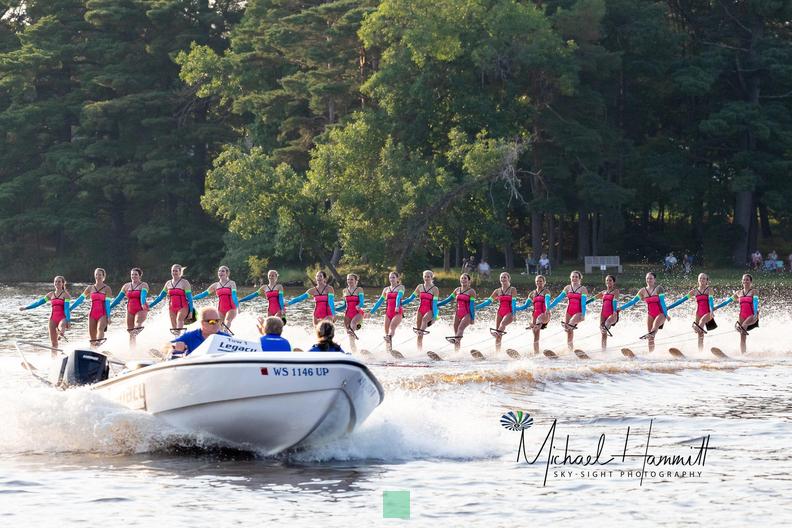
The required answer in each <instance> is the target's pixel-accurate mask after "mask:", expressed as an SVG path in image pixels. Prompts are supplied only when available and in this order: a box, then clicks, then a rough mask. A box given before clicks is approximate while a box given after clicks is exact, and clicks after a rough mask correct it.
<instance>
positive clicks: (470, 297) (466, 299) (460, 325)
mask: <svg viewBox="0 0 792 528" xmlns="http://www.w3.org/2000/svg"><path fill="white" fill-rule="evenodd" d="M471 282H472V281H471V279H470V275H468V274H467V273H463V274H462V275H460V276H459V286H458V287H457V288H455V289H454V291H453V292H452V293H451V295H449V296H448V297H446V298H445V299H443V300H442V301H440V302H438V303H437V306H444V305H446V304H448V303H449V302H451V301H452V300H456V311H455V312H454V323H453V324H454V335H453V336H449V337H446V340H447V341H448V342H449V343H453V344H454V351H455V352H459V348H460V346H461V345H462V338H463V337H464V335H465V328H467V327H468V326H470V325H471V324H473V321H475V319H476V290H474V289H473V287H472V286H471V285H470V283H471Z"/></svg>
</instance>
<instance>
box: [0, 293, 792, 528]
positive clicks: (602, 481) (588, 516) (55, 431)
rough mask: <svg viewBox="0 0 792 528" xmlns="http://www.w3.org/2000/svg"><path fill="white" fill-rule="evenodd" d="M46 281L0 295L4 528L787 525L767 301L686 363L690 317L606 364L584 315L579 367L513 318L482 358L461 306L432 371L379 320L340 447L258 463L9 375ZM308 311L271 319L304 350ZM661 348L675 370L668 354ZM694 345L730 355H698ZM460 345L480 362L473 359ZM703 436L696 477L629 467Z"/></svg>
mask: <svg viewBox="0 0 792 528" xmlns="http://www.w3.org/2000/svg"><path fill="white" fill-rule="evenodd" d="M48 289H49V288H48V285H46V284H26V285H15V286H0V313H1V314H2V317H3V320H4V322H5V324H4V325H3V327H2V328H0V410H1V411H2V414H1V416H2V420H3V425H2V429H1V430H2V434H1V435H0V519H2V524H3V525H4V526H22V525H33V524H35V525H37V526H59V527H63V526H97V525H100V524H105V523H107V524H108V525H110V526H121V525H123V526H153V525H159V526H179V527H180V526H185V527H187V526H189V527H194V526H205V525H208V524H210V523H211V524H213V525H215V526H233V525H264V524H267V523H275V524H276V525H286V524H288V525H290V526H349V525H350V523H355V524H356V525H359V526H369V525H375V526H379V525H382V526H396V525H404V526H430V525H431V526H440V525H442V526H486V527H487V528H492V527H496V526H523V525H526V526H527V525H531V524H537V523H541V524H551V523H552V524H553V525H563V526H598V525H604V524H609V525H629V526H655V525H657V524H660V523H662V524H664V525H717V526H720V527H723V526H745V525H746V524H748V523H750V524H752V525H769V526H783V525H789V524H790V523H792V499H790V493H789V492H790V489H792V486H791V484H792V482H790V474H792V457H790V453H789V450H788V447H789V439H790V438H792V412H791V411H792V399H790V388H791V387H790V385H791V384H790V375H791V374H792V368H790V367H792V363H791V362H790V350H792V346H790V338H789V334H788V333H787V332H788V328H789V323H790V320H789V316H788V310H787V309H786V308H782V306H783V305H782V302H781V301H783V303H784V305H785V304H788V301H787V300H786V299H784V298H782V297H781V296H780V295H778V294H775V298H776V299H777V300H773V296H772V295H769V296H767V297H765V298H763V300H762V301H763V306H762V314H763V317H762V320H761V327H760V328H759V329H757V330H755V331H753V332H752V333H751V336H750V337H749V354H747V355H746V356H740V354H739V350H738V346H737V345H738V337H737V333H736V332H735V331H734V330H733V329H732V328H731V325H732V324H733V320H734V318H735V313H736V310H735V308H734V307H730V308H728V309H727V310H726V311H725V312H724V313H722V314H719V316H718V321H719V322H720V328H718V329H717V330H715V331H713V332H712V333H711V335H710V336H708V338H707V347H706V348H705V352H703V353H699V352H698V351H697V350H696V349H695V337H694V335H693V333H692V331H691V330H690V321H691V318H690V310H691V309H692V306H687V307H682V308H680V309H678V310H676V311H675V312H674V318H673V319H672V320H671V321H670V322H669V323H667V324H666V327H665V329H664V330H663V331H662V332H661V333H660V335H659V336H658V346H657V350H656V351H655V352H654V353H653V354H648V353H647V352H646V349H645V344H644V343H643V342H642V341H639V340H638V336H640V335H641V334H643V333H644V332H645V330H644V322H643V312H642V311H641V310H640V309H639V308H636V309H635V310H633V311H632V313H627V314H625V316H624V317H623V320H622V321H621V322H620V323H619V325H618V326H617V327H615V329H614V334H615V336H614V338H612V340H611V345H612V348H609V349H608V350H606V351H605V352H602V351H600V350H599V333H598V329H597V323H596V321H595V319H596V318H595V317H590V319H591V320H589V321H586V322H584V323H582V325H581V327H580V329H579V331H578V335H577V338H576V346H577V347H579V348H582V349H584V350H586V351H587V352H588V353H589V355H590V356H591V358H592V359H591V360H588V361H586V360H579V359H576V358H574V356H572V357H570V356H569V355H567V354H566V352H563V355H562V357H561V358H560V359H558V360H550V359H547V358H545V357H541V356H540V357H533V356H530V355H529V350H530V343H529V341H530V339H529V337H528V336H527V334H526V332H525V330H524V329H523V327H524V321H523V320H524V319H525V317H526V315H525V313H523V314H522V315H521V316H520V322H519V324H514V325H512V326H511V327H510V329H509V333H508V334H507V335H506V336H505V337H504V348H506V347H511V348H515V349H517V350H518V351H520V352H521V353H522V354H523V359H519V360H512V359H509V358H507V357H506V356H505V354H504V355H503V356H502V357H493V354H494V352H493V350H492V346H493V344H492V341H493V340H492V338H491V337H490V336H489V333H488V328H489V327H490V326H492V323H491V318H492V317H494V310H492V309H489V310H488V311H486V312H482V313H480V314H479V319H480V320H479V321H477V323H476V325H475V326H473V327H472V328H471V329H470V330H469V331H468V333H467V334H466V338H465V342H464V344H463V350H462V352H460V353H459V354H458V355H455V354H454V353H453V350H452V348H451V345H449V344H448V343H446V342H445V340H444V339H443V337H444V336H446V335H451V334H452V332H451V330H450V319H451V317H450V310H448V311H445V309H443V310H441V318H442V321H440V322H438V323H437V324H435V325H434V326H432V328H431V330H432V333H431V335H430V336H428V337H427V339H426V342H425V343H426V345H425V348H426V349H431V350H434V351H437V352H438V353H440V355H441V356H443V357H444V358H446V359H447V361H442V362H438V363H433V362H430V361H428V360H426V359H425V358H424V357H422V356H420V355H418V354H417V352H416V349H415V346H414V335H413V334H412V331H411V330H410V327H411V326H412V320H410V321H409V322H405V323H404V324H403V325H402V327H401V328H400V329H399V332H398V333H397V335H396V337H395V339H394V345H395V348H397V349H398V350H400V351H401V352H402V353H404V355H405V356H406V359H405V360H403V361H400V362H399V361H394V360H393V359H392V358H390V356H388V355H387V354H386V353H385V351H384V348H383V345H382V343H381V340H382V333H383V332H382V326H381V324H382V320H381V313H380V315H379V317H374V318H372V319H371V320H369V321H367V322H366V323H365V326H364V328H363V329H362V330H361V331H360V332H359V336H360V338H361V341H360V347H361V348H368V349H370V350H371V351H372V352H373V356H372V357H371V358H370V359H367V360H366V361H367V362H369V364H370V368H371V369H372V371H373V372H374V374H375V375H376V376H377V377H378V378H379V379H380V381H381V382H382V384H383V386H384V388H385V401H384V402H383V404H382V405H381V406H380V407H379V408H378V409H377V410H375V412H374V413H373V414H372V416H371V417H370V418H369V419H368V421H366V422H365V424H364V425H363V426H362V427H361V428H360V429H359V430H357V431H356V432H355V433H353V434H352V435H350V436H348V437H345V438H341V439H338V440H335V441H333V442H331V443H329V444H327V445H324V446H322V447H318V448H314V449H312V450H310V451H302V452H295V453H288V454H284V455H281V456H278V457H275V458H265V457H261V456H258V455H256V454H255V453H242V452H238V451H231V450H227V449H223V448H221V447H218V446H215V445H212V444H211V443H210V442H208V441H207V439H205V438H203V437H201V436H200V435H199V434H197V433H194V432H189V431H178V430H173V429H172V428H170V427H168V426H166V425H165V424H162V423H160V422H159V421H158V420H156V419H154V418H152V417H151V416H149V415H147V414H145V413H142V412H137V411H131V410H127V409H125V408H123V407H120V406H118V405H116V404H113V403H110V402H107V401H105V400H103V399H102V398H100V397H98V396H96V395H95V394H93V393H91V392H90V391H89V390H88V389H85V388H79V389H72V390H68V391H55V390H53V389H50V388H47V387H44V386H41V385H40V384H37V383H36V382H35V381H34V380H32V379H31V377H30V375H29V374H28V373H27V372H25V371H24V370H23V369H21V368H20V364H19V359H18V357H17V355H16V352H15V350H14V347H13V341H14V340H15V339H26V340H35V341H39V342H42V343H45V344H46V343H47V342H48V339H47V336H46V321H47V318H48V316H49V314H48V308H47V307H41V308H38V309H37V310H33V311H27V312H19V311H17V308H18V306H20V305H22V304H27V303H28V302H30V301H31V300H32V299H34V298H35V297H36V296H37V295H40V294H42V293H44V292H46V291H47V290H48ZM72 291H73V292H74V291H79V289H78V288H76V287H72ZM290 294H291V292H290ZM289 296H290V295H287V297H289ZM671 297H674V296H673V295H671ZM310 308H311V307H310V306H309V305H308V304H307V303H303V304H301V305H298V306H295V307H294V309H292V310H290V315H289V325H288V326H287V329H286V332H285V336H286V337H287V338H289V339H290V340H291V341H292V342H293V344H294V345H296V346H301V347H303V348H305V347H307V346H310V344H311V342H312V338H311V335H310V332H309V326H308V318H309V316H310ZM163 309H164V308H160V307H158V308H157V309H155V310H154V313H153V315H152V317H151V318H150V319H149V321H147V322H146V329H145V330H144V331H143V333H142V334H141V335H140V336H139V338H138V343H139V350H147V349H148V348H149V347H150V346H159V345H160V344H161V343H162V342H164V341H166V340H167V339H168V338H169V336H170V334H169V333H168V328H169V326H170V324H169V322H168V321H167V316H166V315H165V313H164V311H163ZM262 310H263V304H262V303H261V302H259V301H255V302H253V303H248V304H245V305H244V306H243V310H242V313H241V314H240V316H239V317H238V319H237V321H235V323H234V327H233V330H234V331H235V332H236V334H237V336H239V337H243V338H245V337H248V338H253V337H255V336H256V330H255V327H254V320H255V315H256V314H257V311H258V312H260V311H262ZM413 310H415V305H413V306H411V307H409V308H408V309H407V312H408V314H410V316H412V313H413ZM85 313H86V310H85V309H84V308H82V309H81V310H80V311H78V315H77V316H76V322H75V324H74V327H73V329H72V330H71V331H70V332H69V334H68V335H69V338H70V343H68V345H70V346H79V345H80V342H79V341H80V339H87V336H86V334H87V330H86V328H85V327H86V324H87V323H86V318H85V315H84V314H85ZM557 317H558V315H556V319H555V320H554V321H553V322H551V324H550V326H549V327H548V329H547V330H546V331H545V332H544V337H543V341H542V348H551V349H554V350H556V351H557V352H562V351H563V348H564V346H563V345H564V340H565V335H564V334H563V333H562V331H561V328H560V326H559V323H558V320H557ZM123 326H124V323H123V320H122V318H121V317H116V318H115V321H114V324H112V325H111V326H110V330H109V334H108V337H109V340H108V342H107V343H106V344H105V345H103V346H102V348H105V349H107V350H112V351H113V352H114V353H115V354H116V355H118V356H121V357H124V358H130V359H131V358H134V357H144V356H145V353H144V352H135V351H130V350H128V345H127V337H126V332H125V331H124V328H123ZM341 343H342V344H344V345H346V341H345V339H343V340H341ZM82 344H85V343H84V342H83V343H82ZM624 345H627V346H629V347H631V348H632V349H633V350H634V351H635V352H636V353H637V354H638V356H639V357H638V358H637V359H636V360H627V359H625V358H624V357H623V356H622V354H621V353H620V352H619V348H621V347H622V346H624ZM670 346H675V347H678V348H680V349H681V350H682V351H683V352H684V353H685V354H686V356H687V359H684V360H678V359H674V358H672V357H671V356H670V355H669V354H668V352H667V349H668V347H670ZM710 346H718V347H720V348H722V349H723V351H724V352H725V353H726V354H728V355H729V356H730V358H729V359H725V360H724V359H717V358H715V357H714V356H713V355H711V354H710V353H709V347H710ZM471 347H475V348H477V349H479V350H481V351H482V352H483V353H484V354H485V355H486V356H487V359H486V360H484V361H475V360H473V359H472V358H471V357H470V355H469V354H468V352H467V351H468V350H469V349H470V348H471ZM509 410H515V411H517V410H522V411H525V412H528V413H530V415H531V417H532V418H533V426H532V427H530V428H528V429H527V430H526V431H525V436H524V440H525V446H526V447H525V453H526V455H527V456H528V459H529V462H530V461H532V460H533V459H534V457H536V456H537V453H539V456H538V459H537V461H536V462H535V463H533V464H531V463H528V462H526V460H525V458H523V457H522V455H521V456H520V461H519V462H517V456H518V445H519V443H520V436H521V435H520V433H519V432H513V431H509V430H507V429H505V428H503V427H502V426H501V424H500V423H499V422H500V419H501V415H503V414H504V413H505V412H507V411H509ZM554 420H555V421H556V422H555V423H556V425H555V439H554V449H553V452H552V455H553V456H554V457H556V458H555V459H553V460H552V461H551V462H552V463H551V464H550V465H549V467H548V465H547V461H548V457H547V452H548V446H547V445H545V447H544V449H543V450H542V451H541V452H540V447H541V446H542V444H543V442H544V441H545V439H546V437H547V436H548V434H549V432H550V431H551V426H552V425H553V423H554ZM650 421H651V428H652V430H651V436H649V427H650ZM628 428H629V435H628ZM567 435H568V437H569V440H568V454H569V458H572V459H574V457H576V456H578V455H582V456H583V457H585V456H588V455H591V457H592V458H594V457H595V456H596V453H597V449H598V447H597V446H598V442H600V439H601V435H604V437H603V438H604V439H603V440H602V442H603V447H602V453H601V456H600V462H603V461H605V460H607V459H609V458H611V457H613V458H614V460H612V461H611V462H609V463H608V464H605V465H593V466H580V465H571V464H566V465H565V464H563V458H564V449H565V445H566V443H567ZM707 437H708V438H709V441H708V445H707V449H706V451H705V454H706V458H705V460H704V463H703V465H702V464H701V463H700V462H701V461H700V460H699V463H697V464H695V465H693V466H683V465H680V464H677V465H669V464H661V465H659V466H652V465H651V462H649V463H648V464H647V466H646V467H644V461H645V460H655V461H656V459H647V458H646V456H649V455H652V456H656V457H659V456H662V455H669V456H683V457H688V456H691V460H693V459H694V458H695V457H696V455H697V454H699V453H701V452H702V451H704V450H702V449H701V445H702V438H707ZM647 438H648V444H649V445H648V447H647ZM622 457H623V458H622ZM642 470H643V472H642ZM562 471H563V473H561V472H562ZM641 473H643V474H642V475H641ZM691 473H692V474H691ZM641 476H642V477H643V479H641ZM545 478H546V479H547V480H546V483H545ZM396 490H399V491H409V494H410V502H409V506H410V519H409V520H404V519H391V518H383V513H384V512H383V492H386V491H396ZM385 513H387V512H385Z"/></svg>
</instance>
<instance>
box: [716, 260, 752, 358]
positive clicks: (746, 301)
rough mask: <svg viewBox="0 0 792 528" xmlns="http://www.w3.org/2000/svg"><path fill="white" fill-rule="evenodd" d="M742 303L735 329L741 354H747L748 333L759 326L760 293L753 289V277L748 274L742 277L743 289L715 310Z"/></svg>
mask: <svg viewBox="0 0 792 528" xmlns="http://www.w3.org/2000/svg"><path fill="white" fill-rule="evenodd" d="M735 301H736V302H739V303H740V313H739V315H738V316H737V322H736V323H734V328H735V329H736V330H737V331H738V332H739V333H740V352H742V353H743V354H745V353H746V352H747V350H748V344H747V342H746V341H747V338H748V332H750V331H751V330H753V329H754V328H757V327H758V326H759V292H758V291H756V288H754V287H753V276H751V274H749V273H746V274H745V275H743V276H742V289H741V290H739V291H736V292H734V295H732V296H731V297H729V298H728V299H726V300H725V301H723V302H722V303H719V304H718V306H716V307H715V308H714V309H713V310H719V309H721V308H723V307H724V306H727V305H728V304H730V303H732V302H735Z"/></svg>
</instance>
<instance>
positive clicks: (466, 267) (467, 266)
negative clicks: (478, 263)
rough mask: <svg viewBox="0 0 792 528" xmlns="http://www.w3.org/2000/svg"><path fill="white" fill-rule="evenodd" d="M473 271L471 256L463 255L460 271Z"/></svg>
mask: <svg viewBox="0 0 792 528" xmlns="http://www.w3.org/2000/svg"><path fill="white" fill-rule="evenodd" d="M472 271H473V257H470V258H468V257H465V258H463V259H462V273H471V272H472Z"/></svg>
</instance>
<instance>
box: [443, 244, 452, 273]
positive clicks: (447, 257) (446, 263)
mask: <svg viewBox="0 0 792 528" xmlns="http://www.w3.org/2000/svg"><path fill="white" fill-rule="evenodd" d="M443 271H451V248H449V247H448V244H446V245H444V246H443Z"/></svg>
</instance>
